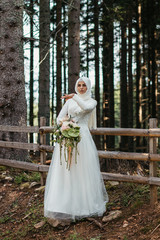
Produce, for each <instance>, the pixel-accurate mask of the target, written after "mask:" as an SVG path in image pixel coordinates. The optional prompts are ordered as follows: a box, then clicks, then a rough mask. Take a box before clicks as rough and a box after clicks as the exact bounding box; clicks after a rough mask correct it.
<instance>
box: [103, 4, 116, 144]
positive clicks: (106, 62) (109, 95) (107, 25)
mask: <svg viewBox="0 0 160 240" xmlns="http://www.w3.org/2000/svg"><path fill="white" fill-rule="evenodd" d="M112 7H113V1H112V0H111V1H104V5H103V20H104V21H103V25H102V28H103V53H102V54H103V125H104V127H114V126H115V118H114V76H113V69H114V56H113V52H114V47H113V44H114V43H113V20H112V11H111V9H112ZM106 140H107V141H106V144H107V149H113V148H114V144H115V137H114V136H109V137H107V139H106Z"/></svg>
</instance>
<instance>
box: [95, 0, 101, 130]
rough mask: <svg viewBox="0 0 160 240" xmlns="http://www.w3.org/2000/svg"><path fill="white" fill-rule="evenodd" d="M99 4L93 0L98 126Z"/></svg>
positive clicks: (98, 120)
mask: <svg viewBox="0 0 160 240" xmlns="http://www.w3.org/2000/svg"><path fill="white" fill-rule="evenodd" d="M98 8H99V6H98V1H97V0H94V46H95V49H94V50H95V56H94V58H95V99H96V100H97V125H98V127H100V125H101V123H100V86H99V29H98V26H99V21H98V14H99V9H98Z"/></svg>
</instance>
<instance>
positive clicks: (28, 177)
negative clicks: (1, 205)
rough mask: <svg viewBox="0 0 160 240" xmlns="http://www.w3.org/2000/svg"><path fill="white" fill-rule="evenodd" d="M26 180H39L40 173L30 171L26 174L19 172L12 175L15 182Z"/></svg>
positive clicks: (19, 182)
mask: <svg viewBox="0 0 160 240" xmlns="http://www.w3.org/2000/svg"><path fill="white" fill-rule="evenodd" d="M27 181H29V182H33V181H36V182H39V181H40V173H38V172H33V173H30V174H29V175H28V174H26V173H25V172H21V173H19V174H17V175H16V176H15V177H14V182H15V183H16V184H21V183H22V182H27Z"/></svg>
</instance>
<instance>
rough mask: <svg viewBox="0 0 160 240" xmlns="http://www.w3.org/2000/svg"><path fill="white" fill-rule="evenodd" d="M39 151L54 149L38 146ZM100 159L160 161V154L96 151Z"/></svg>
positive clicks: (52, 148) (51, 150)
mask: <svg viewBox="0 0 160 240" xmlns="http://www.w3.org/2000/svg"><path fill="white" fill-rule="evenodd" d="M39 149H40V151H43V150H45V151H47V152H53V150H54V147H53V146H48V145H40V146H39ZM98 155H99V157H100V158H107V159H108V158H110V159H126V160H135V161H157V162H159V161H160V154H149V153H130V152H120V151H98Z"/></svg>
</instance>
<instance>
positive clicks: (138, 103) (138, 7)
mask: <svg viewBox="0 0 160 240" xmlns="http://www.w3.org/2000/svg"><path fill="white" fill-rule="evenodd" d="M136 11H137V12H136V63H137V74H136V127H137V128H141V124H142V74H141V4H140V1H139V0H137V1H136ZM136 146H137V147H139V146H140V137H137V140H136Z"/></svg>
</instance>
